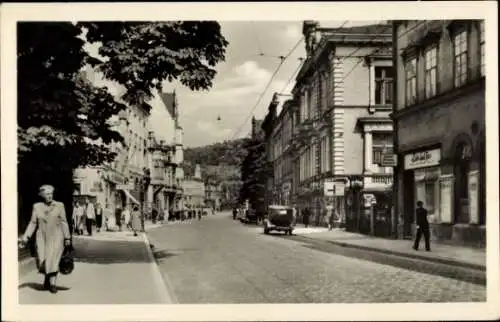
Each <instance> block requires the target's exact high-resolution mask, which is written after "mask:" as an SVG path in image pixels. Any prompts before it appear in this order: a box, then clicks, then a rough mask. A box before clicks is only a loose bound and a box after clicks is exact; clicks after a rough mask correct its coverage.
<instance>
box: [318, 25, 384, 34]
mask: <svg viewBox="0 0 500 322" xmlns="http://www.w3.org/2000/svg"><path fill="white" fill-rule="evenodd" d="M391 27H392V25H391V24H383V25H382V24H376V25H366V26H353V27H343V28H319V29H320V30H322V31H324V32H325V33H338V34H363V35H377V34H390V35H392V28H391Z"/></svg>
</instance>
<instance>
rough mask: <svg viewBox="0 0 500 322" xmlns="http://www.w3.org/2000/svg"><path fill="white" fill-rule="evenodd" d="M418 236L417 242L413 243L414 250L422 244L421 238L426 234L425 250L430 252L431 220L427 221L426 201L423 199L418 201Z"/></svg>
mask: <svg viewBox="0 0 500 322" xmlns="http://www.w3.org/2000/svg"><path fill="white" fill-rule="evenodd" d="M416 215H417V238H416V239H415V244H414V245H413V249H414V250H418V244H420V238H422V234H424V238H425V250H426V251H428V252H430V251H431V245H430V233H429V222H428V221H427V210H426V209H425V208H424V203H423V202H422V201H417V210H416Z"/></svg>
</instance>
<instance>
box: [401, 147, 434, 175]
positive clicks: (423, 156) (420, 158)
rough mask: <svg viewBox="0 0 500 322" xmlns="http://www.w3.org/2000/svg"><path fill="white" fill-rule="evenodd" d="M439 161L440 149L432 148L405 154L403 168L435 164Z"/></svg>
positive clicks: (416, 167)
mask: <svg viewBox="0 0 500 322" xmlns="http://www.w3.org/2000/svg"><path fill="white" fill-rule="evenodd" d="M439 161H441V150H440V149H433V150H427V151H421V152H415V153H410V154H407V155H405V170H411V169H418V168H426V167H433V166H437V165H438V164H439Z"/></svg>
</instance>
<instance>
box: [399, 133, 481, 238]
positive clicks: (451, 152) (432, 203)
mask: <svg viewBox="0 0 500 322" xmlns="http://www.w3.org/2000/svg"><path fill="white" fill-rule="evenodd" d="M473 148H474V145H473V144H472V140H471V139H470V137H469V136H467V135H460V136H457V137H456V138H455V140H453V142H452V144H450V145H449V147H448V148H447V149H443V148H442V146H441V145H439V146H432V147H427V148H420V149H419V150H415V151H408V152H406V153H405V154H404V156H403V159H404V170H403V171H404V172H403V184H402V192H403V196H402V197H403V198H402V201H403V205H402V207H400V209H401V210H402V211H403V212H404V214H403V217H404V227H403V230H404V235H405V237H407V238H413V237H414V236H415V232H416V226H415V206H416V202H417V201H422V202H423V204H424V207H425V208H426V209H427V211H428V214H429V216H428V220H429V223H430V230H431V240H434V241H438V242H443V243H451V244H458V245H469V246H479V247H484V245H485V241H486V236H485V226H484V225H485V214H484V211H483V209H484V191H483V190H484V171H482V169H483V168H484V166H483V167H481V163H484V160H482V161H479V160H480V159H481V158H480V155H481V145H478V148H479V149H478V150H477V151H474V149H473Z"/></svg>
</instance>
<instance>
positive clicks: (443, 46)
mask: <svg viewBox="0 0 500 322" xmlns="http://www.w3.org/2000/svg"><path fill="white" fill-rule="evenodd" d="M393 46H394V49H393V52H394V62H395V67H396V68H395V71H396V75H395V76H396V84H397V85H396V86H397V90H396V92H395V104H394V115H393V118H394V122H395V134H396V135H395V143H396V150H397V155H398V167H397V171H396V182H397V184H396V185H395V191H396V194H397V202H396V212H397V214H398V215H399V222H400V224H401V225H400V226H401V227H400V230H401V234H402V235H403V236H404V237H411V236H412V235H413V234H414V232H415V224H414V223H415V219H414V213H415V203H416V201H417V200H421V201H422V202H423V203H424V206H425V208H427V210H428V212H429V214H430V216H429V217H430V221H431V236H432V238H433V239H434V240H438V241H443V242H452V243H455V244H462V245H463V244H465V245H474V246H479V247H484V246H485V243H486V226H485V225H486V207H485V186H486V180H485V177H486V167H485V153H486V151H485V132H484V130H485V105H484V104H485V64H484V62H485V59H484V57H485V50H484V48H485V47H484V46H485V36H484V21H478V20H418V21H395V22H393Z"/></svg>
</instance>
